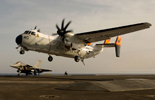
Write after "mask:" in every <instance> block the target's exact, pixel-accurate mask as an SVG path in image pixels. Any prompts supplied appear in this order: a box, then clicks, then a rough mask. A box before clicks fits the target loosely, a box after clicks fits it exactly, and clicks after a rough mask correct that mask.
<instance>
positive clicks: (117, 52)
mask: <svg viewBox="0 0 155 100" xmlns="http://www.w3.org/2000/svg"><path fill="white" fill-rule="evenodd" d="M120 48H121V37H120V36H117V38H116V42H115V51H116V57H120Z"/></svg>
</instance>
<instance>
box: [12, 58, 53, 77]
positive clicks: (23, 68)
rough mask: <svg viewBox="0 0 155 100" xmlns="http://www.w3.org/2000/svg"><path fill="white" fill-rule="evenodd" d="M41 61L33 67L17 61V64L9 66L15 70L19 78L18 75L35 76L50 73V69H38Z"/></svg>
mask: <svg viewBox="0 0 155 100" xmlns="http://www.w3.org/2000/svg"><path fill="white" fill-rule="evenodd" d="M41 61H42V60H39V61H38V62H37V63H36V64H35V65H34V66H31V65H28V64H24V63H22V62H20V61H18V62H17V63H15V64H13V65H10V66H11V67H13V68H17V69H18V70H17V72H18V76H20V75H21V74H20V73H25V74H26V76H27V75H29V74H32V73H34V75H36V73H38V75H39V73H42V72H45V71H46V72H47V71H52V70H50V69H40V64H41Z"/></svg>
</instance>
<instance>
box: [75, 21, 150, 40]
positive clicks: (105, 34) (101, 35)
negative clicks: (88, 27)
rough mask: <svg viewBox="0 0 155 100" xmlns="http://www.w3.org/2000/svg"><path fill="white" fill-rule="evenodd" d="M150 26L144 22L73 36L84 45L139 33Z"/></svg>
mask: <svg viewBox="0 0 155 100" xmlns="http://www.w3.org/2000/svg"><path fill="white" fill-rule="evenodd" d="M150 26H151V24H150V23H147V22H145V23H138V24H132V25H126V26H121V27H115V28H110V29H104V30H97V31H91V32H84V33H78V34H75V36H76V37H78V38H80V39H82V40H84V41H85V42H86V43H90V42H97V41H101V40H106V39H110V38H111V37H115V36H118V35H123V34H127V33H131V32H135V31H139V30H142V29H146V28H149V27H150Z"/></svg>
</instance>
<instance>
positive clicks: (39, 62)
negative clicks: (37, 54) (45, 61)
mask: <svg viewBox="0 0 155 100" xmlns="http://www.w3.org/2000/svg"><path fill="white" fill-rule="evenodd" d="M41 62H42V60H38V62H37V63H36V64H35V65H34V66H33V67H34V68H40V64H41Z"/></svg>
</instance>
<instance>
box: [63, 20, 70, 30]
mask: <svg viewBox="0 0 155 100" xmlns="http://www.w3.org/2000/svg"><path fill="white" fill-rule="evenodd" d="M71 22H72V21H69V22H68V23H67V25H66V26H65V28H64V30H65V31H66V29H67V27H68V26H69V24H70V23H71Z"/></svg>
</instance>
